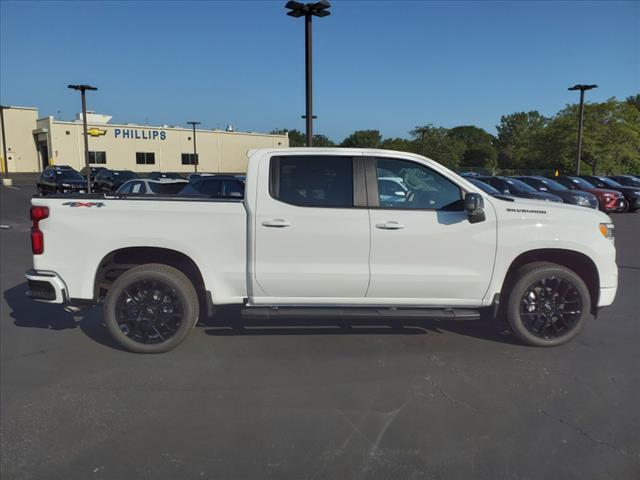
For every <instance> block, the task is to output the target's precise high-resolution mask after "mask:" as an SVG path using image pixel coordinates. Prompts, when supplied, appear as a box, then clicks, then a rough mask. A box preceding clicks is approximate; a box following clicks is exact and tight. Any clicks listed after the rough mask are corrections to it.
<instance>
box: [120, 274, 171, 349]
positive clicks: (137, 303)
mask: <svg viewBox="0 0 640 480" xmlns="http://www.w3.org/2000/svg"><path fill="white" fill-rule="evenodd" d="M183 315H184V306H183V304H182V300H181V299H180V297H179V296H178V295H177V293H176V290H175V289H174V288H172V287H171V286H170V285H167V284H166V283H164V282H161V281H158V280H140V281H138V282H135V283H132V284H130V285H128V286H127V287H126V288H124V289H123V290H122V293H121V294H120V297H119V298H118V303H117V305H116V321H117V322H118V326H119V327H120V330H121V331H122V333H124V334H125V335H126V336H127V337H129V338H130V339H131V340H133V341H135V342H138V343H142V344H145V345H148V344H154V343H162V342H164V341H167V340H168V339H170V338H171V337H173V336H174V335H175V334H176V332H177V331H178V329H179V328H180V324H181V322H182V321H183Z"/></svg>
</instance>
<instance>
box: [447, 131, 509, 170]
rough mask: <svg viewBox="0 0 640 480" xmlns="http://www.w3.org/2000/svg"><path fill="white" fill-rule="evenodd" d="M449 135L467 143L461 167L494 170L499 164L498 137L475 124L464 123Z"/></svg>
mask: <svg viewBox="0 0 640 480" xmlns="http://www.w3.org/2000/svg"><path fill="white" fill-rule="evenodd" d="M449 136H450V137H451V138H453V139H455V140H460V141H462V142H464V144H465V151H464V152H463V154H462V159H461V163H460V166H461V167H482V168H484V169H485V170H488V171H493V170H494V169H495V168H496V166H497V159H498V151H497V149H496V146H495V143H496V138H495V137H494V136H493V135H491V134H489V133H487V132H486V131H484V130H483V129H482V128H478V127H475V126H473V125H463V126H460V127H455V128H452V129H450V130H449Z"/></svg>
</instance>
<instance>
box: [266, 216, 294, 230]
mask: <svg viewBox="0 0 640 480" xmlns="http://www.w3.org/2000/svg"><path fill="white" fill-rule="evenodd" d="M262 226H263V227H273V228H284V227H290V226H291V224H290V223H289V222H287V221H286V220H284V219H282V218H274V219H272V220H265V221H264V222H262Z"/></svg>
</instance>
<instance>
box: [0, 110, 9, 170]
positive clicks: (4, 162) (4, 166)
mask: <svg viewBox="0 0 640 480" xmlns="http://www.w3.org/2000/svg"><path fill="white" fill-rule="evenodd" d="M10 108H11V107H9V106H7V105H0V130H1V132H2V165H0V168H1V169H2V177H3V178H4V177H5V175H7V173H9V171H8V170H7V168H8V167H7V165H8V163H7V132H6V131H5V128H4V111H5V110H8V109H10Z"/></svg>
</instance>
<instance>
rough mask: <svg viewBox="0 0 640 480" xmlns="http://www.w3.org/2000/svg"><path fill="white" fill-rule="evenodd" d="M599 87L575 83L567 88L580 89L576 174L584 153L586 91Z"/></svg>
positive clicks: (578, 172)
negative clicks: (583, 134)
mask: <svg viewBox="0 0 640 480" xmlns="http://www.w3.org/2000/svg"><path fill="white" fill-rule="evenodd" d="M594 88H598V85H580V84H577V85H574V86H573V87H569V88H568V89H567V90H571V91H575V90H580V113H579V114H578V145H577V148H576V175H580V157H581V155H582V128H583V122H584V92H585V91H586V90H593V89H594Z"/></svg>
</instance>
